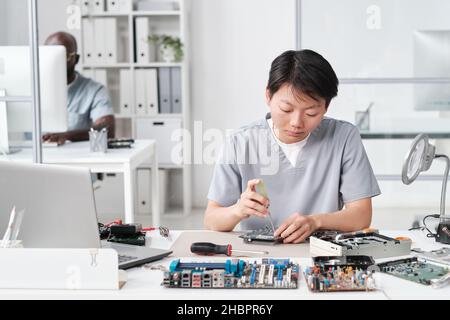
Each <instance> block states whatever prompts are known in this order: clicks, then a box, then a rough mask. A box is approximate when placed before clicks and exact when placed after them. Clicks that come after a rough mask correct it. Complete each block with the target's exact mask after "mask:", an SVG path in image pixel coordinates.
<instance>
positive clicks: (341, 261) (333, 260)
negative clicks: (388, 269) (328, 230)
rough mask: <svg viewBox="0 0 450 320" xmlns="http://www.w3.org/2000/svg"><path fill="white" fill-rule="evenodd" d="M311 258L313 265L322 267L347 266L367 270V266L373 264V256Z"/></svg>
mask: <svg viewBox="0 0 450 320" xmlns="http://www.w3.org/2000/svg"><path fill="white" fill-rule="evenodd" d="M312 259H313V263H314V265H318V266H321V267H324V268H329V267H336V266H348V267H352V268H353V269H356V268H359V269H362V270H367V268H369V267H370V266H373V265H374V264H375V261H374V260H373V258H372V257H369V256H320V257H314V258H312Z"/></svg>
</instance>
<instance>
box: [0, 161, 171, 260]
mask: <svg viewBox="0 0 450 320" xmlns="http://www.w3.org/2000/svg"><path fill="white" fill-rule="evenodd" d="M13 207H16V210H17V211H21V210H25V213H24V216H23V220H22V225H21V228H20V232H19V235H18V239H19V240H22V242H23V245H24V247H26V248H99V247H100V246H102V247H109V248H114V249H115V250H117V252H118V254H119V268H121V269H128V268H131V267H134V266H137V265H142V264H144V263H147V262H151V261H155V260H159V259H162V258H164V257H166V256H168V255H169V254H170V253H172V252H171V251H167V250H160V249H153V248H148V247H140V246H132V245H125V244H123V245H122V244H116V243H107V244H105V245H101V241H100V235H99V230H98V221H97V213H96V207H95V200H94V192H93V188H92V180H91V173H90V171H89V169H85V168H74V167H68V166H57V165H44V164H28V163H19V162H12V161H0V238H2V237H3V234H4V233H5V231H6V228H7V225H8V222H9V215H10V213H11V210H12V208H13Z"/></svg>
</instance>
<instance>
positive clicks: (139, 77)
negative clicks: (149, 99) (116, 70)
mask: <svg viewBox="0 0 450 320" xmlns="http://www.w3.org/2000/svg"><path fill="white" fill-rule="evenodd" d="M134 74H135V86H134V88H135V97H136V108H135V110H136V114H137V115H146V114H147V103H146V99H145V87H146V80H145V70H144V69H137V70H136V71H135V73H134Z"/></svg>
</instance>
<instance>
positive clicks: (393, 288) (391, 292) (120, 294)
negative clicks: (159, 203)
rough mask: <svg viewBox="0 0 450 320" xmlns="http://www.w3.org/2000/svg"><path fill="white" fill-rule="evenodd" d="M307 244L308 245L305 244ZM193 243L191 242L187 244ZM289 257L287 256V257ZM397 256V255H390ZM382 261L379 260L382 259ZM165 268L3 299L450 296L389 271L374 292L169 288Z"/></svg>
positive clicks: (304, 261)
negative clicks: (118, 282)
mask: <svg viewBox="0 0 450 320" xmlns="http://www.w3.org/2000/svg"><path fill="white" fill-rule="evenodd" d="M181 232H182V231H171V234H172V241H168V240H166V239H162V238H161V237H160V236H159V234H158V232H157V231H152V232H149V235H150V236H151V238H152V240H151V241H150V246H152V247H158V248H163V249H167V248H170V246H171V243H172V242H173V241H174V240H175V239H176V238H177V236H179V235H180V234H181ZM207 233H208V231H205V241H208V234H207ZM381 233H382V234H384V235H387V236H398V235H403V236H409V237H410V238H411V239H413V246H412V247H413V248H416V247H420V248H421V249H424V250H434V249H438V248H442V247H443V246H444V245H442V244H436V242H434V240H431V239H428V238H426V237H425V235H424V233H422V232H421V231H413V232H408V231H381ZM305 245H307V244H305ZM186 246H190V243H186ZM176 258H179V257H168V258H165V259H163V260H161V261H157V262H155V263H153V264H154V265H160V264H162V265H165V266H168V265H169V264H170V262H171V261H172V260H174V259H176ZM284 258H285V257H284ZM181 259H182V261H195V260H200V261H225V260H226V259H227V257H219V256H216V257H201V258H185V259H183V258H181ZM389 259H392V260H393V259H397V258H389ZM294 260H295V261H297V262H298V263H299V264H300V266H301V268H302V270H303V269H304V267H306V266H309V265H311V259H310V258H309V257H302V258H294ZM380 261H382V260H377V262H380ZM162 279H163V274H162V271H159V270H149V269H146V268H144V267H141V268H134V269H130V270H128V281H127V283H126V284H125V286H124V287H123V288H122V289H121V290H116V291H106V290H105V291H103V290H98V291H96V290H92V291H87V290H85V291H64V290H5V289H4V290H0V299H108V300H114V299H163V300H165V299H167V300H174V299H179V300H190V299H201V300H216V299H220V300H236V299H239V300H245V299H249V300H263V299H269V300H272V299H275V300H298V299H302V300H303V299H304V300H312V299H313V300H320V299H324V300H328V299H336V300H361V299H370V300H372V299H380V300H381V299H382V300H384V299H449V298H450V286H447V287H444V288H441V289H433V288H431V287H429V286H424V285H420V284H416V283H413V282H410V281H406V280H402V279H399V278H396V277H393V276H390V275H387V274H383V273H376V274H375V280H376V283H377V286H378V287H379V288H380V289H381V290H378V291H374V292H336V293H312V292H310V291H309V290H308V288H307V287H306V284H305V280H304V278H303V275H301V276H300V280H299V288H298V289H286V290H279V289H264V290H256V289H255V290H253V289H249V290H243V289H223V290H220V289H215V290H211V289H169V288H164V287H162V286H161V282H162Z"/></svg>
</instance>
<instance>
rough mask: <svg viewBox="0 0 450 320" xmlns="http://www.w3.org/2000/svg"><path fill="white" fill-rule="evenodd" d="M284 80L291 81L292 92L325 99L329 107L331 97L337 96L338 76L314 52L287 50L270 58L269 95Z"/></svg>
mask: <svg viewBox="0 0 450 320" xmlns="http://www.w3.org/2000/svg"><path fill="white" fill-rule="evenodd" d="M284 84H288V85H291V86H292V90H293V92H294V94H299V93H303V94H306V95H307V96H309V97H311V98H313V99H314V100H318V99H319V98H323V99H325V102H326V104H325V106H326V107H327V108H328V105H329V104H330V102H331V99H333V98H334V97H336V96H337V93H338V84H339V80H338V78H337V76H336V73H335V72H334V70H333V68H332V67H331V65H330V63H329V62H328V61H327V60H326V59H325V58H324V57H322V56H321V55H320V54H318V53H317V52H314V51H312V50H300V51H294V50H289V51H286V52H284V53H282V54H281V55H279V56H278V57H277V58H276V59H275V60H274V61H273V62H272V67H271V69H270V75H269V82H268V84H267V89H268V90H269V97H270V98H272V96H273V95H274V94H275V93H276V92H277V91H278V90H279V89H280V88H281V87H282V86H283V85H284Z"/></svg>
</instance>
